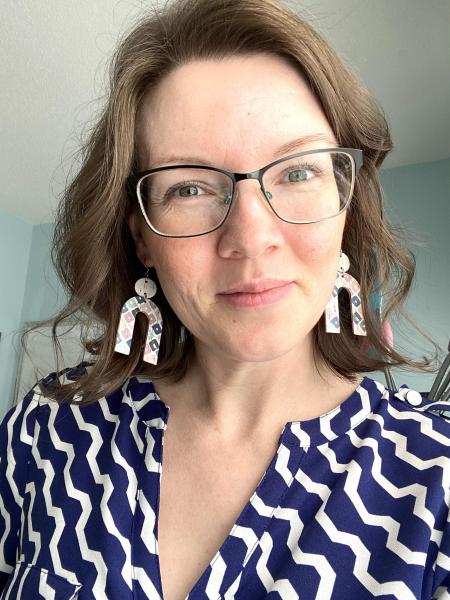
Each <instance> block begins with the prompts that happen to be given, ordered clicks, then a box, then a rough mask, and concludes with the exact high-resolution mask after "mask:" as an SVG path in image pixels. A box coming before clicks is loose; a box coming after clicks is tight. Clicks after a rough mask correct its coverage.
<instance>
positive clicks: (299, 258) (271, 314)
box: [129, 54, 345, 362]
mask: <svg viewBox="0 0 450 600" xmlns="http://www.w3.org/2000/svg"><path fill="white" fill-rule="evenodd" d="M310 134H322V135H324V136H326V137H327V138H328V141H323V142H321V141H319V142H314V143H312V144H310V145H309V146H308V147H307V148H305V147H299V148H298V149H295V150H291V151H290V152H288V153H287V154H286V156H287V155H289V154H293V153H295V152H302V151H303V150H306V149H316V148H327V147H335V146H338V144H337V140H336V138H335V136H334V134H333V131H332V129H331V127H330V125H329V123H328V121H327V119H326V118H325V115H324V113H323V112H322V109H321V107H320V104H319V103H318V101H317V100H316V98H315V96H314V95H313V93H312V92H311V90H310V88H309V87H308V85H307V84H306V82H305V80H304V79H303V78H302V77H301V76H300V75H299V74H298V73H297V72H296V71H295V70H294V69H293V68H292V67H291V66H290V65H289V64H287V63H286V62H284V61H283V60H282V59H281V58H278V57H276V56H271V55H264V54H261V55H257V56H252V57H233V58H229V59H226V60H220V61H216V60H208V61H195V62H191V63H188V64H185V65H182V66H180V67H177V68H176V69H175V70H174V71H172V72H171V73H170V74H169V75H168V76H166V78H165V79H163V81H162V82H161V83H160V85H159V86H158V87H157V88H156V90H154V91H153V93H152V95H151V96H148V97H147V98H146V100H145V102H144V104H143V107H142V110H141V112H140V115H139V121H138V136H139V140H140V162H141V164H140V166H141V168H142V170H145V169H149V168H152V167H154V166H165V165H169V164H183V163H185V164H189V163H191V164H192V163H193V164H202V163H203V162H206V164H211V165H213V166H216V167H219V168H222V169H227V170H229V171H235V172H251V171H254V170H256V169H259V168H261V167H263V166H265V165H266V164H268V163H270V162H272V161H273V160H276V158H278V157H276V156H275V151H276V149H277V148H278V147H279V146H281V145H283V144H286V143H287V142H290V141H292V140H294V139H295V138H298V137H301V136H306V135H310ZM170 157H173V158H174V159H173V160H172V159H170ZM193 157H195V160H192V158H193ZM237 192H238V194H237V195H236V198H235V200H234V205H233V207H232V210H231V212H230V214H229V215H228V218H227V220H226V221H225V223H224V224H223V225H222V226H221V227H220V228H219V229H218V230H216V231H213V232H211V233H209V234H207V235H203V236H198V237H191V238H165V237H161V236H158V235H157V234H155V233H153V232H152V231H151V230H150V228H149V227H148V226H147V225H146V224H145V222H144V221H143V220H142V219H141V218H139V217H137V216H136V215H134V216H132V217H131V218H130V220H129V225H130V229H131V231H132V234H133V237H134V239H135V242H136V250H137V254H138V256H139V258H140V260H141V261H142V263H143V264H144V265H146V266H154V267H155V269H156V272H157V274H158V278H159V281H160V284H161V286H162V290H163V292H164V294H165V296H166V298H167V300H168V302H169V304H170V305H171V306H172V309H173V310H174V312H175V313H176V314H177V316H178V317H179V319H180V321H181V322H182V323H183V324H184V325H185V327H186V328H187V329H188V330H189V331H190V332H191V333H192V334H193V335H194V337H195V338H196V343H197V344H198V343H200V344H201V345H202V346H203V345H204V347H205V348H207V350H208V352H214V353H216V354H221V355H222V356H223V357H224V358H227V359H234V360H239V361H256V362H258V361H266V360H271V359H274V358H277V357H280V356H282V355H284V354H286V353H288V352H304V350H305V349H306V348H308V347H310V346H309V345H310V344H311V332H312V329H313V327H314V325H315V324H316V323H317V321H318V320H319V319H320V317H321V315H322V313H323V311H324V308H325V305H326V303H327V302H328V300H329V299H330V295H331V291H332V288H333V284H334V281H335V278H336V272H337V265H338V259H339V250H340V247H341V240H342V234H343V229H344V224H345V213H343V214H341V215H338V216H337V217H335V218H332V219H328V220H326V221H322V222H319V223H312V224H301V225H298V224H297V225H296V224H290V223H286V222H284V221H281V220H280V219H279V218H278V217H277V216H276V215H275V214H274V213H273V212H272V210H271V208H270V206H269V205H268V204H267V202H266V201H265V199H264V196H263V194H262V192H261V190H260V187H259V183H258V182H257V181H256V180H254V179H249V180H243V181H240V182H239V183H238V184H237ZM261 279H278V280H284V281H288V282H292V283H291V285H290V286H288V288H287V293H285V295H284V296H283V297H282V298H281V299H279V300H278V301H276V302H273V303H270V304H263V305H258V306H253V307H248V306H245V307H243V306H236V305H235V304H234V303H232V302H231V301H230V298H228V299H227V298H226V296H223V295H221V292H224V291H226V290H229V289H230V288H232V287H235V286H236V285H238V284H240V283H248V282H253V281H255V280H261Z"/></svg>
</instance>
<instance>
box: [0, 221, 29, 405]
mask: <svg viewBox="0 0 450 600" xmlns="http://www.w3.org/2000/svg"><path fill="white" fill-rule="evenodd" d="M32 237H33V226H32V225H30V224H29V223H26V222H25V221H22V220H21V219H19V218H18V217H15V216H14V215H12V214H10V213H8V212H7V211H5V210H2V209H0V256H1V259H0V281H1V294H0V331H1V339H0V389H1V394H0V413H1V414H0V416H3V413H4V412H6V410H7V408H8V407H9V406H10V405H11V402H12V399H13V392H14V381H15V376H16V370H17V360H18V348H19V339H18V336H17V332H18V331H19V330H20V327H21V325H22V311H23V304H24V300H25V288H26V283H27V275H28V261H29V258H30V249H31V242H32Z"/></svg>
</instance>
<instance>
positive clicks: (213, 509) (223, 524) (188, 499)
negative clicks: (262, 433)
mask: <svg viewBox="0 0 450 600" xmlns="http://www.w3.org/2000/svg"><path fill="white" fill-rule="evenodd" d="M274 452H275V449H273V448H272V447H271V446H267V447H266V448H264V449H263V448H261V452H260V453H258V455H257V456H256V455H255V453H253V455H252V453H251V452H250V451H247V452H245V451H243V453H242V454H241V456H239V455H238V454H234V455H233V456H227V457H224V456H222V455H221V453H220V452H218V451H217V449H215V448H207V447H204V448H202V449H196V450H195V451H194V450H191V451H186V448H183V447H182V446H181V445H179V444H178V443H177V442H176V441H175V439H174V438H172V437H170V436H167V438H166V439H165V440H164V458H163V467H162V474H161V480H160V502H159V514H158V554H159V566H160V574H161V580H162V587H163V593H164V600H184V599H185V598H186V596H187V595H188V593H189V592H190V591H191V590H192V589H193V588H194V586H195V584H196V582H197V581H198V580H199V579H200V577H201V576H202V574H203V573H204V571H205V570H206V569H207V567H208V565H209V563H210V562H211V561H212V559H213V558H214V557H215V555H216V554H217V552H218V550H219V549H220V548H221V547H222V545H223V543H224V542H225V540H226V539H227V537H228V536H229V534H230V531H231V530H232V528H233V525H234V524H235V523H236V521H237V520H238V518H239V515H240V514H241V512H242V510H243V509H244V507H245V506H246V505H247V504H248V501H249V500H250V498H251V496H252V494H253V493H254V491H255V489H256V488H257V486H258V483H259V481H260V480H261V478H262V477H263V475H264V473H265V471H266V469H267V467H268V465H269V464H270V460H271V458H272V457H273V454H274Z"/></svg>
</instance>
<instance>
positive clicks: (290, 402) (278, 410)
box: [156, 342, 361, 443]
mask: <svg viewBox="0 0 450 600" xmlns="http://www.w3.org/2000/svg"><path fill="white" fill-rule="evenodd" d="M360 381H361V378H359V379H358V381H357V383H352V382H349V381H346V380H343V379H341V378H339V377H338V376H337V375H335V374H334V373H332V372H331V371H330V369H328V368H327V367H326V366H325V365H324V364H323V363H322V364H317V363H316V361H315V360H314V356H313V352H312V345H311V344H305V346H304V347H303V348H302V349H301V351H299V349H293V350H291V351H290V352H289V353H288V354H286V355H283V356H280V357H277V358H275V359H272V360H270V361H264V362H242V361H236V360H232V359H230V358H229V357H228V358H227V357H226V356H219V355H217V354H214V353H212V352H211V350H210V349H209V348H207V347H206V346H203V345H202V344H201V343H198V342H197V343H196V353H195V360H194V361H193V364H192V366H191V368H190V369H189V371H188V373H187V374H186V376H185V377H184V379H183V380H182V381H181V382H180V383H179V384H175V385H172V386H170V388H169V387H166V386H164V385H163V384H162V383H161V384H158V383H156V388H157V390H158V393H159V394H160V396H161V398H162V399H163V400H164V401H165V402H166V403H167V404H168V405H169V406H170V407H171V412H172V411H173V410H174V411H175V412H176V413H177V415H178V416H179V417H181V418H182V419H186V420H187V421H189V422H190V423H192V424H195V426H200V427H201V430H203V431H209V432H213V434H212V435H214V436H216V437H217V438H218V439H219V440H222V441H224V442H227V443H228V442H231V443H240V442H245V441H246V440H248V439H251V438H254V439H256V438H258V437H261V436H264V435H265V434H266V433H268V432H270V431H272V432H273V431H274V428H275V429H276V430H279V432H278V433H281V430H282V429H283V427H284V426H285V424H286V423H287V422H290V421H304V420H309V419H313V418H315V417H318V416H320V415H322V414H325V413H327V412H329V411H330V410H332V409H333V408H335V407H336V406H338V405H339V404H341V403H342V402H343V401H344V400H345V399H346V398H347V397H348V396H349V395H350V394H351V393H352V392H353V390H354V389H355V388H356V387H357V385H358V384H359V382H360ZM164 396H165V398H164Z"/></svg>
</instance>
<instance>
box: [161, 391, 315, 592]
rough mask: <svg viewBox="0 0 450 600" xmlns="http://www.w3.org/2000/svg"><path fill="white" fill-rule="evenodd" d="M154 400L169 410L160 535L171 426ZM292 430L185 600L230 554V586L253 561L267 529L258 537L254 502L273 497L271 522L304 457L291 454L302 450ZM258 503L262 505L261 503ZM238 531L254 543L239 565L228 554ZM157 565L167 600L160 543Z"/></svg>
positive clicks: (284, 432) (281, 439)
mask: <svg viewBox="0 0 450 600" xmlns="http://www.w3.org/2000/svg"><path fill="white" fill-rule="evenodd" d="M155 396H156V398H157V399H158V400H159V401H160V402H162V403H163V404H164V407H165V409H166V410H167V414H166V417H165V419H164V422H165V426H164V427H163V434H162V438H161V452H160V465H161V467H160V477H159V479H158V493H157V498H158V500H157V505H156V507H155V512H156V515H155V519H156V529H155V530H156V532H157V533H158V531H159V512H160V498H161V494H160V489H161V476H162V473H163V464H164V458H163V456H164V450H163V446H164V435H165V432H166V430H167V427H168V423H169V413H170V407H169V406H168V405H167V404H165V403H164V402H163V401H162V400H161V398H160V397H159V395H158V393H157V392H156V390H155ZM289 426H290V423H286V425H285V426H284V428H283V430H282V432H281V433H280V436H279V439H278V445H277V449H276V451H275V453H274V455H273V456H272V458H271V460H270V463H269V465H268V467H267V468H266V470H265V472H264V474H263V476H262V477H261V479H260V480H259V483H258V485H257V486H256V489H255V490H254V491H253V493H252V494H251V496H250V499H249V500H247V502H246V503H245V505H244V507H243V508H242V510H241V512H240V513H239V516H238V518H237V520H236V521H235V522H234V524H233V526H232V527H231V529H230V531H229V532H228V535H227V536H226V538H225V539H224V541H223V542H222V544H221V546H220V547H219V549H218V550H217V551H216V553H215V554H214V556H213V557H212V559H211V560H210V562H209V563H208V565H207V566H206V568H205V569H204V570H203V572H202V573H201V575H200V577H199V578H198V579H197V581H196V582H195V584H194V586H193V587H192V589H191V590H190V591H189V593H188V594H187V595H186V596H185V599H184V600H188V599H189V600H192V599H193V598H195V594H197V592H200V591H201V589H203V588H204V587H205V585H206V583H207V581H208V579H209V577H210V571H211V570H213V569H214V565H215V563H216V561H218V559H219V558H220V557H222V559H223V557H224V556H226V555H227V554H230V555H233V561H230V563H229V564H225V568H227V569H229V570H230V573H229V574H228V577H227V579H228V578H229V579H230V585H231V583H232V582H233V581H235V579H236V577H238V576H239V573H240V572H241V571H242V569H243V567H244V566H245V565H246V563H247V561H248V560H249V559H250V556H251V554H252V553H253V550H254V549H255V548H256V546H257V543H258V541H259V538H260V536H261V535H262V533H263V531H264V530H265V529H266V527H261V526H259V529H261V531H258V533H257V534H255V528H257V527H258V523H257V521H256V520H255V516H256V515H255V511H256V510H258V509H257V508H256V507H254V505H253V502H254V501H255V500H256V499H257V498H260V497H270V506H265V505H264V506H262V505H261V507H262V508H265V509H266V510H267V514H265V515H264V516H265V517H266V518H267V521H269V520H270V519H271V517H272V515H273V513H274V512H275V510H276V507H277V506H278V504H279V503H280V501H281V499H282V496H283V495H284V493H285V492H286V491H287V490H288V489H289V486H290V484H291V482H292V479H293V475H292V472H293V473H295V472H296V471H297V468H298V465H299V463H300V460H301V458H302V457H303V456H304V452H299V453H298V454H295V453H292V452H291V450H294V447H297V449H299V448H298V440H297V443H296V442H293V440H292V438H291V437H290V436H289V433H290V430H289V429H290V428H289ZM292 461H294V463H295V466H296V467H297V468H295V467H294V465H292V464H291V463H292ZM288 462H289V463H290V464H289V466H290V469H289V471H287V470H286V466H287V463H288ZM283 468H284V469H283ZM281 473H282V474H281ZM274 478H275V479H276V478H280V479H283V480H284V483H285V485H282V484H281V482H276V483H275V484H273V483H272V482H273V479H274ZM268 488H269V489H268ZM258 503H259V504H260V503H261V501H260V502H258ZM261 507H259V510H261ZM260 517H261V515H260V514H259V513H258V518H259V519H260ZM238 527H239V528H245V529H246V530H250V529H251V530H253V535H252V542H253V543H252V545H251V547H248V546H247V551H246V552H245V556H243V557H242V560H239V561H237V560H236V552H235V550H234V549H233V550H232V551H230V552H229V551H228V549H229V546H230V545H231V544H232V543H233V541H234V540H235V539H237V538H236V537H235V536H234V532H235V530H236V529H237V528H238ZM157 538H158V535H157ZM156 565H157V571H158V584H159V593H160V595H161V598H162V600H164V590H163V586H162V578H161V564H160V556H159V546H158V543H157V544H156ZM222 566H223V560H222V565H219V569H220V570H221V572H222ZM222 583H223V582H222V579H221V578H219V580H218V584H219V585H218V589H217V600H219V599H220V597H221V594H220V587H221V586H222ZM208 587H209V588H211V585H209V586H208ZM213 593H214V590H211V589H209V592H208V595H209V596H211V594H213Z"/></svg>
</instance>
